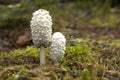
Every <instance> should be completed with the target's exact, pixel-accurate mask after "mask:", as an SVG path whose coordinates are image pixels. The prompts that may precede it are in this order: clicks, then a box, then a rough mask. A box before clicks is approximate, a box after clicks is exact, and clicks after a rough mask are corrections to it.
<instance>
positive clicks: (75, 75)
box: [0, 4, 120, 80]
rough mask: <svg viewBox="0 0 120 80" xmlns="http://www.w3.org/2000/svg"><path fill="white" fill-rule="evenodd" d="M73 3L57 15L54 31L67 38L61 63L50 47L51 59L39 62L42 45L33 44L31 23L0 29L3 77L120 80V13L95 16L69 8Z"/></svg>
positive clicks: (0, 71)
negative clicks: (54, 62)
mask: <svg viewBox="0 0 120 80" xmlns="http://www.w3.org/2000/svg"><path fill="white" fill-rule="evenodd" d="M71 7H72V5H71V4H70V5H68V7H65V6H64V10H62V9H61V10H59V12H58V13H56V14H55V17H53V21H55V22H54V23H55V24H54V25H53V32H55V31H60V32H62V33H63V34H64V35H65V36H66V38H67V46H66V47H67V48H66V53H65V58H64V59H62V60H61V62H60V66H58V67H56V66H54V65H53V63H52V61H51V59H50V57H49V53H48V50H47V49H46V52H47V54H46V57H47V61H46V62H47V63H46V65H44V66H40V65H39V49H38V48H35V47H34V46H33V43H32V39H31V34H30V27H29V26H27V27H26V26H22V25H19V26H17V27H12V28H1V29H0V79H1V80H120V24H119V23H120V20H119V19H120V17H119V13H110V14H107V13H106V14H105V15H99V16H98V15H97V16H93V15H88V14H84V13H83V12H81V11H76V10H74V11H72V10H70V11H66V10H69V9H70V8H71ZM63 11H64V13H63ZM71 12H73V13H71ZM51 13H52V12H51ZM80 14H83V15H80ZM106 15H107V17H106ZM52 16H53V14H52ZM65 16H67V17H65ZM111 16H112V17H111ZM114 21H116V22H114Z"/></svg>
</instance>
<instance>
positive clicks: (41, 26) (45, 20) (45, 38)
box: [30, 9, 52, 47]
mask: <svg viewBox="0 0 120 80" xmlns="http://www.w3.org/2000/svg"><path fill="white" fill-rule="evenodd" d="M30 27H31V34H32V39H33V43H34V45H35V46H36V47H40V46H44V47H47V46H48V45H49V43H50V41H51V35H52V19H51V16H50V14H49V12H48V11H47V10H44V9H39V10H37V11H35V12H34V13H33V17H32V20H31V25H30Z"/></svg>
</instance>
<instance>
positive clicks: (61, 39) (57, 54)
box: [50, 32, 66, 65]
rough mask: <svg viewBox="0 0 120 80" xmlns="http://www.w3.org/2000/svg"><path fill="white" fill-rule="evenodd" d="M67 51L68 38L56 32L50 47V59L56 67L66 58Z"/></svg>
mask: <svg viewBox="0 0 120 80" xmlns="http://www.w3.org/2000/svg"><path fill="white" fill-rule="evenodd" d="M65 49H66V38H65V36H64V35H63V34H62V33H60V32H55V33H54V34H53V36H52V41H51V45H50V58H51V60H53V62H54V63H55V65H59V61H60V60H61V59H62V58H63V57H64V54H65Z"/></svg>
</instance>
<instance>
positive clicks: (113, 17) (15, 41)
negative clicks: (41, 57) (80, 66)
mask: <svg viewBox="0 0 120 80" xmlns="http://www.w3.org/2000/svg"><path fill="white" fill-rule="evenodd" d="M40 8H43V9H46V10H48V11H49V12H50V14H51V16H52V18H53V32H55V31H59V32H62V33H63V34H64V35H65V36H66V37H67V39H70V38H83V39H86V38H91V39H92V38H94V39H99V38H105V39H109V40H113V39H118V38H120V35H119V34H120V27H119V25H120V0H0V51H10V50H11V49H15V48H21V47H25V46H26V45H32V41H31V34H30V20H31V17H32V13H33V12H34V11H35V10H38V9H40Z"/></svg>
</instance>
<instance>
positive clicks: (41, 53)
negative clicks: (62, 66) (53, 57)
mask: <svg viewBox="0 0 120 80" xmlns="http://www.w3.org/2000/svg"><path fill="white" fill-rule="evenodd" d="M44 64H45V50H44V46H41V47H40V65H44Z"/></svg>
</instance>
